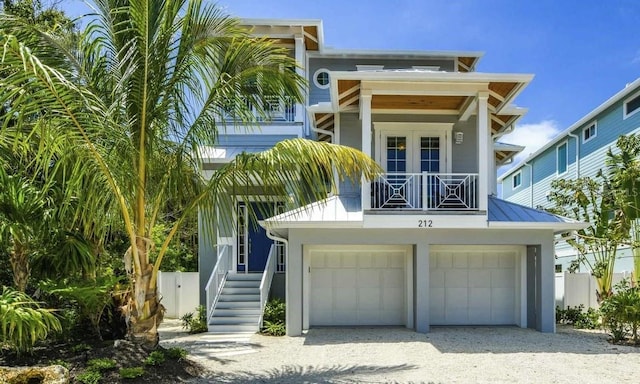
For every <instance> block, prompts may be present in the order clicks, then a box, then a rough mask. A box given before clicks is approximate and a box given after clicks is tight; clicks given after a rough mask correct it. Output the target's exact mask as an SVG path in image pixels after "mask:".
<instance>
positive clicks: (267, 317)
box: [261, 299, 287, 336]
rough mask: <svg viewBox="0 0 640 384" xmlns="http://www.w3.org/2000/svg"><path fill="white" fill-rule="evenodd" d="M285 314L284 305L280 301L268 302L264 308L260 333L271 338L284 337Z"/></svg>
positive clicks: (285, 328) (285, 329)
mask: <svg viewBox="0 0 640 384" xmlns="http://www.w3.org/2000/svg"><path fill="white" fill-rule="evenodd" d="M286 313H287V308H286V304H285V303H284V302H283V301H282V300H280V299H272V300H269V301H268V302H267V305H266V306H265V308H264V315H263V316H262V322H263V326H262V329H261V332H262V333H264V334H267V335H271V336H284V335H285V334H286V333H287V327H286Z"/></svg>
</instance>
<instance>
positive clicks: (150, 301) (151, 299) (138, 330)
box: [127, 239, 164, 349]
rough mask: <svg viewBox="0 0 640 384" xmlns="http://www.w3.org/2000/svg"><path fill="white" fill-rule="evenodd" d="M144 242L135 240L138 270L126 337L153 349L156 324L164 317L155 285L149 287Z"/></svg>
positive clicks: (148, 266)
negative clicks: (138, 262)
mask: <svg viewBox="0 0 640 384" xmlns="http://www.w3.org/2000/svg"><path fill="white" fill-rule="evenodd" d="M147 247H148V245H147V244H146V242H145V241H144V240H143V239H142V240H140V239H139V240H138V241H137V248H138V258H139V260H140V270H136V271H135V274H134V283H133V287H132V290H133V298H132V299H131V300H130V302H129V311H130V312H129V316H128V322H127V329H128V339H129V340H131V341H132V342H134V343H136V344H138V345H141V346H142V347H144V348H146V349H155V348H156V347H157V346H158V342H159V341H160V336H159V334H158V326H159V325H160V323H161V322H162V319H163V317H164V307H163V306H162V305H161V304H160V299H159V297H158V289H157V287H155V286H154V287H151V285H150V283H151V280H152V279H151V276H152V274H153V265H152V264H149V263H148V257H147V252H148V250H147Z"/></svg>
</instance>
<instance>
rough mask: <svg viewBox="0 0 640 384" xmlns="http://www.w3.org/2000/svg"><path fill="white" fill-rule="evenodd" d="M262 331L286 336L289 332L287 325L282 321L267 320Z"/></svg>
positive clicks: (272, 334)
mask: <svg viewBox="0 0 640 384" xmlns="http://www.w3.org/2000/svg"><path fill="white" fill-rule="evenodd" d="M262 333H264V334H267V335H271V336H284V335H286V334H287V327H286V326H285V325H284V324H283V323H281V322H276V323H272V322H270V321H265V322H264V327H263V328H262Z"/></svg>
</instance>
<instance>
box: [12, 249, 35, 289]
mask: <svg viewBox="0 0 640 384" xmlns="http://www.w3.org/2000/svg"><path fill="white" fill-rule="evenodd" d="M9 258H10V261H11V268H12V270H13V284H14V285H15V286H16V289H17V290H18V291H20V292H24V291H25V290H26V289H27V283H28V281H29V274H30V270H29V258H28V255H27V249H26V247H25V246H24V245H23V244H22V243H20V242H17V241H14V243H13V248H12V249H11V254H10V256H9Z"/></svg>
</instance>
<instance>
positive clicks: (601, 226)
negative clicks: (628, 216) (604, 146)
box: [549, 172, 628, 302]
mask: <svg viewBox="0 0 640 384" xmlns="http://www.w3.org/2000/svg"><path fill="white" fill-rule="evenodd" d="M611 190H612V187H611V182H610V180H609V179H608V178H607V177H606V176H605V175H604V174H603V173H602V172H599V173H598V175H597V179H593V178H586V177H583V178H578V179H575V180H569V179H556V180H554V181H552V182H551V194H550V197H549V198H550V200H551V201H552V203H553V204H554V208H553V209H551V211H553V212H554V213H557V214H560V215H563V216H567V217H570V218H573V219H576V220H580V221H584V222H588V223H590V225H589V226H588V227H586V228H584V229H580V230H578V231H576V232H575V233H574V234H566V235H565V236H564V238H566V239H567V240H566V241H567V243H569V244H570V245H571V246H572V247H573V248H574V249H575V250H576V252H577V255H578V256H577V258H576V259H575V260H574V262H573V264H572V266H571V267H570V270H573V271H575V270H576V269H577V267H578V266H579V265H584V266H586V267H587V268H588V269H589V270H590V271H591V274H592V275H593V276H594V277H595V279H596V283H597V286H598V289H597V291H596V296H597V300H598V302H601V301H602V300H603V299H605V298H607V297H609V296H610V295H611V294H612V281H613V271H614V266H615V261H616V253H617V249H618V246H619V245H620V244H622V243H623V241H624V239H625V238H626V237H627V235H628V231H627V229H626V227H625V225H624V223H623V222H622V220H621V219H620V213H619V210H618V209H617V208H616V204H615V199H614V197H613V193H611Z"/></svg>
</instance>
